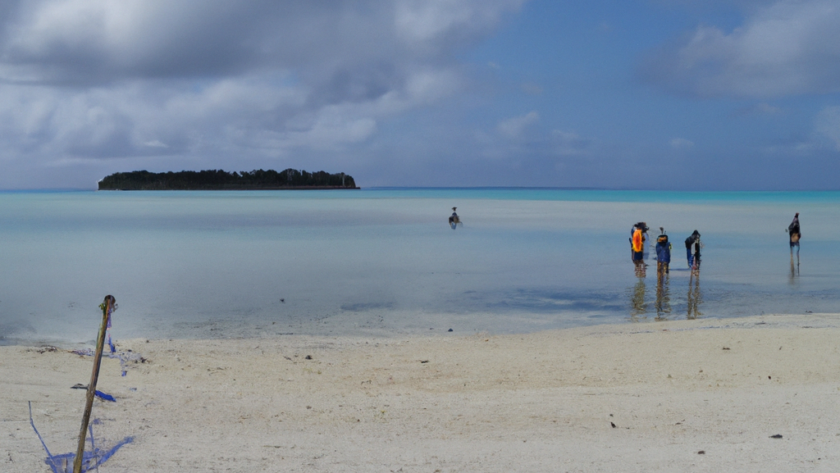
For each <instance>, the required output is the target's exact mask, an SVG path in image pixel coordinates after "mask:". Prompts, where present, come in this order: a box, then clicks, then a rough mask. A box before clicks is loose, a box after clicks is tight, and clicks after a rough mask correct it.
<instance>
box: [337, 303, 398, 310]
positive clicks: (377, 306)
mask: <svg viewBox="0 0 840 473" xmlns="http://www.w3.org/2000/svg"><path fill="white" fill-rule="evenodd" d="M396 307H397V304H396V303H394V302H357V303H352V304H349V303H348V304H341V310H346V311H349V312H367V311H369V310H381V309H394V308H396Z"/></svg>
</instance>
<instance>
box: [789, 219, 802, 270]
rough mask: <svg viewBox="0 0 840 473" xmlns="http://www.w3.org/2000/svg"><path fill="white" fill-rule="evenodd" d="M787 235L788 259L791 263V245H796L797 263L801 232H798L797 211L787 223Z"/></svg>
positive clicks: (797, 260)
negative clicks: (788, 244)
mask: <svg viewBox="0 0 840 473" xmlns="http://www.w3.org/2000/svg"><path fill="white" fill-rule="evenodd" d="M787 232H788V236H789V237H790V261H791V264H792V263H793V247H794V246H795V247H796V264H797V265H798V264H799V239H800V238H802V233H800V232H799V212H796V215H794V216H793V221H792V222H790V225H788V229H787Z"/></svg>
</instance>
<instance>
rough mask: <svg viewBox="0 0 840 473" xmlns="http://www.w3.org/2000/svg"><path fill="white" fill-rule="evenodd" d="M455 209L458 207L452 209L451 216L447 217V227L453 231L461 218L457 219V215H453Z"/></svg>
mask: <svg viewBox="0 0 840 473" xmlns="http://www.w3.org/2000/svg"><path fill="white" fill-rule="evenodd" d="M457 208H458V207H452V215H450V216H449V226H450V227H452V229H453V230H455V227H457V226H458V224H459V223H461V218H460V217H458V214H457V213H455V210H456V209H457Z"/></svg>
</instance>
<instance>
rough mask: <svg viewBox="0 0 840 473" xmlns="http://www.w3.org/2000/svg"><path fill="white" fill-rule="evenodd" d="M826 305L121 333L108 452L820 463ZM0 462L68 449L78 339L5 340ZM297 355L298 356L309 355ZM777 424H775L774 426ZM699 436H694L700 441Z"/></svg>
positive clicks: (573, 463)
mask: <svg viewBox="0 0 840 473" xmlns="http://www.w3.org/2000/svg"><path fill="white" fill-rule="evenodd" d="M838 340H840V315H838V314H806V315H761V316H752V317H744V318H727V319H711V318H708V319H698V320H690V321H686V320H680V321H664V322H657V323H656V324H655V325H654V324H644V325H639V324H620V325H619V324H612V325H598V326H587V327H577V328H570V329H561V330H549V331H544V332H536V333H528V334H514V335H489V334H481V333H479V334H470V335H462V334H456V335H442V334H437V335H421V336H397V337H394V338H390V337H389V338H387V339H382V338H376V337H341V336H305V335H290V336H275V337H265V338H243V339H213V340H178V339H176V340H171V341H170V340H148V341H147V340H145V339H134V340H124V341H120V340H118V348H119V349H120V350H129V349H130V350H132V352H133V353H138V354H140V355H142V356H143V357H145V358H147V359H148V360H149V362H148V363H138V364H130V365H129V369H128V372H127V375H126V376H125V377H121V376H120V366H119V361H118V360H114V359H107V358H106V359H103V367H102V374H101V375H100V381H99V385H98V386H99V387H100V389H101V390H102V391H103V392H106V393H109V394H112V395H113V396H115V397H116V399H117V402H116V403H105V402H100V401H97V402H96V404H95V405H94V415H93V417H94V418H99V419H102V424H101V425H98V426H97V427H96V429H97V430H95V434H96V436H97V440H98V441H104V442H106V443H107V441H114V442H116V441H118V440H120V439H122V438H123V437H126V436H133V437H134V439H135V440H134V442H133V443H131V444H129V445H126V446H124V447H123V448H122V449H120V450H119V452H117V454H115V455H114V456H113V457H112V458H111V459H110V460H108V462H107V463H106V464H105V465H104V466H103V468H106V469H110V470H112V471H123V470H127V471H144V470H145V471H174V470H178V469H183V468H193V469H201V470H203V471H228V470H229V471H243V472H244V471H399V470H400V469H402V471H403V472H410V471H418V472H419V471H424V472H434V471H436V470H439V471H440V472H449V471H476V472H478V471H482V472H485V471H490V472H493V471H500V472H501V471H526V470H527V471H546V472H548V471H686V470H690V469H694V470H697V471H724V470H726V471H764V470H770V469H773V470H782V471H831V470H832V469H833V465H834V464H836V463H837V461H838V460H840V453H837V452H840V449H838V448H837V447H838V442H840V427H837V426H836V422H834V418H835V417H836V413H837V412H840V353H838V345H840V342H838ZM0 353H2V356H0V360H2V361H0V376H2V377H3V379H4V383H3V385H2V387H0V412H2V413H3V414H2V422H0V429H2V431H0V435H2V436H3V438H6V439H7V440H8V441H7V442H4V445H5V448H4V449H3V451H0V464H2V465H3V470H4V471H27V472H29V471H48V468H47V467H46V466H45V464H44V458H45V457H46V454H45V452H44V450H43V448H42V447H41V445H40V443H39V441H38V439H37V437H36V436H35V434H34V433H33V431H32V429H31V427H30V425H29V417H28V411H27V402H28V401H31V402H32V412H33V420H34V422H35V425H36V426H37V427H38V430H39V431H40V433H41V435H43V436H44V440H45V442H46V443H47V446H48V447H49V448H50V450H51V452H52V453H53V454H54V455H55V454H60V453H66V452H70V451H75V436H76V435H77V434H78V425H79V421H80V419H81V410H82V408H83V404H84V392H83V391H79V390H73V389H70V387H71V386H73V385H74V384H76V383H86V382H87V380H88V379H89V376H90V367H91V359H90V357H81V356H78V355H74V354H70V353H68V352H67V351H64V350H58V351H49V350H43V349H39V348H37V347H27V346H2V347H0ZM307 357H308V358H307ZM773 435H781V436H782V438H771V436H773ZM701 451H702V452H703V453H699V452H701Z"/></svg>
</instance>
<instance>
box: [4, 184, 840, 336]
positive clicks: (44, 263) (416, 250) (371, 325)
mask: <svg viewBox="0 0 840 473" xmlns="http://www.w3.org/2000/svg"><path fill="white" fill-rule="evenodd" d="M838 204H840V193H837V192H766V193H765V192H742V193H741V192H727V193H696V192H692V193H679V192H649V191H595V190H591V191H590V190H556V189H364V190H360V191H285V192H7V193H0V337H2V340H4V341H5V342H6V343H10V342H12V343H16V342H20V341H32V340H38V341H51V340H63V341H86V340H89V339H90V338H92V335H91V334H92V333H95V329H96V324H97V322H98V317H99V315H98V314H97V309H96V306H97V305H98V303H99V302H100V301H101V300H102V298H103V297H104V295H105V294H109V293H111V294H114V296H116V298H117V301H118V303H119V305H120V309H119V310H118V311H117V313H116V315H115V320H114V329H113V331H114V336H115V337H116V338H120V337H122V338H127V337H147V338H152V337H155V338H173V337H240V336H263V335H273V334H287V333H306V334H349V335H352V334H360V333H364V334H377V335H386V336H387V335H389V334H396V333H421V332H422V333H428V332H432V333H434V332H440V331H446V330H448V329H450V328H451V329H453V333H471V332H475V331H488V332H495V333H510V332H526V331H534V330H541V329H546V328H558V327H568V326H577V325H586V324H594V323H636V322H639V323H642V322H646V321H655V320H657V319H660V320H661V319H678V318H686V317H737V316H743V315H753V314H760V313H804V312H806V311H813V312H838V311H840V304H838V303H840V293H838V290H837V287H838V282H840V270H838V265H837V262H838V261H840V250H838V248H840V245H838V244H837V242H838V240H840V229H838V222H840V218H838V217H840V205H838ZM452 206H458V213H459V215H461V217H462V220H463V221H464V225H463V226H462V227H459V228H458V229H457V230H455V231H453V230H451V229H450V228H449V227H448V225H447V224H446V219H447V217H448V215H449V213H450V212H451V210H450V207H452ZM794 212H801V220H802V233H803V240H802V250H801V255H800V256H801V262H800V265H799V266H798V268H797V267H794V268H793V272H792V271H791V265H790V252H789V249H788V244H787V235H786V233H785V232H784V230H785V228H786V227H787V225H788V223H789V222H790V220H791V218H792V217H793V214H794ZM637 221H646V222H647V223H648V225H649V226H650V227H651V228H652V229H654V230H652V231H651V233H652V234H653V233H655V232H658V230H656V229H657V228H658V227H659V226H664V227H665V229H666V230H667V231H668V233H669V234H670V235H671V238H672V240H673V241H674V250H673V256H672V259H673V262H672V268H673V269H672V271H671V274H670V276H669V278H667V280H664V281H662V282H661V283H660V282H658V280H657V278H656V275H655V271H654V270H653V268H654V267H655V261H653V260H648V263H649V264H651V267H650V268H649V270H648V272H647V274H646V276H645V277H643V278H639V277H637V276H636V275H635V274H634V270H633V265H632V263H631V262H630V252H629V242H628V237H629V232H630V227H631V225H632V224H633V223H634V222H637ZM694 229H698V230H699V231H700V233H701V234H702V235H703V242H704V244H705V248H704V251H703V265H702V268H701V272H700V276H699V281H697V280H696V279H692V278H690V275H689V272H688V271H687V270H686V263H685V250H684V246H683V245H682V240H683V239H684V238H685V237H686V236H688V234H690V233H691V231H692V230H694ZM281 299H282V301H281Z"/></svg>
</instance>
